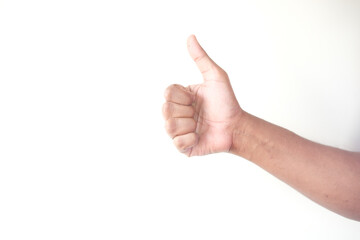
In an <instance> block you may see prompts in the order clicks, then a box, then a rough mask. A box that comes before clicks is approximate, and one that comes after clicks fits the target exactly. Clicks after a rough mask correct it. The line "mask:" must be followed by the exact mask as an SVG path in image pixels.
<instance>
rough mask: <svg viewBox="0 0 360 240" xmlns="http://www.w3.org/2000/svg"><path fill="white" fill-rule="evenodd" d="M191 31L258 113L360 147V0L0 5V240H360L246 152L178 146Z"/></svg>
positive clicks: (318, 137) (192, 74)
mask: <svg viewBox="0 0 360 240" xmlns="http://www.w3.org/2000/svg"><path fill="white" fill-rule="evenodd" d="M190 34H196V35H197V37H198V39H199V41H200V43H202V45H203V47H204V48H205V49H206V50H207V51H208V53H209V55H210V56H211V57H212V58H213V59H214V60H215V61H216V62H217V63H218V64H219V65H220V66H222V67H223V68H224V69H225V70H226V71H227V72H228V74H229V76H230V79H231V80H232V84H233V87H234V90H235V92H236V95H237V98H238V100H239V102H240V104H241V106H242V107H243V108H244V109H245V110H246V111H248V112H250V113H252V114H254V115H257V116H259V117H261V118H264V119H266V120H268V121H270V122H273V123H275V124H279V125H281V126H283V127H286V128H288V129H290V130H292V131H294V132H296V133H298V134H300V135H302V136H304V137H306V138H309V139H311V140H314V141H317V142H321V143H324V144H328V145H332V146H336V147H340V148H345V149H348V150H354V151H360V124H359V122H360V68H359V66H360V4H359V1H355V0H353V1H351V0H349V1H343V0H341V1H340V0H338V1H313V0H311V1H310V0H306V1H300V0H296V1H286V0H283V1H280V0H271V1H268V0H263V1H260V0H251V1H250V0H249V1H239V0H238V1H223V0H222V1H210V0H207V1H196V0H187V1H185V0H183V1H165V0H163V1H159V0H157V1H146V0H142V1H130V0H129V1H125V0H123V1H110V0H102V1H100V0H97V1H95V0H93V1H91V0H87V1H85V0H84V1H81V0H61V1H36V0H34V1H15V0H12V1H0V239H4V240H5V239H157V240H158V239H187V240H190V239H327V240H329V239H360V223H359V222H355V221H352V220H348V219H345V218H343V217H341V216H339V215H337V214H335V213H332V212H330V211H328V210H326V209H324V208H322V207H320V206H319V205H317V204H315V203H313V202H311V201H310V200H308V199H307V198H305V197H304V196H302V195H301V194H299V193H298V192H296V191H295V190H293V189H291V188H290V187H288V186H287V185H286V184H284V183H282V182H280V181H279V180H277V179H276V178H274V177H273V176H271V175H270V174H268V173H266V172H265V171H263V170H262V169H260V168H258V167H257V166H255V165H253V164H251V163H249V162H248V161H247V160H244V159H242V158H240V157H236V156H232V155H229V154H216V155H209V156H205V157H196V158H187V157H185V156H183V155H181V154H179V153H178V152H177V151H176V149H175V147H173V145H172V142H171V140H170V139H169V137H168V136H167V135H166V133H165V130H164V129H163V125H164V122H163V119H162V116H161V105H162V103H163V101H164V100H163V91H164V89H165V88H166V87H167V86H168V85H170V84H172V83H179V84H183V85H188V84H194V83H198V82H200V81H201V76H200V74H199V73H198V71H197V69H196V67H195V65H194V63H193V62H192V60H191V59H190V57H189V56H188V53H187V50H186V38H187V37H188V35H190Z"/></svg>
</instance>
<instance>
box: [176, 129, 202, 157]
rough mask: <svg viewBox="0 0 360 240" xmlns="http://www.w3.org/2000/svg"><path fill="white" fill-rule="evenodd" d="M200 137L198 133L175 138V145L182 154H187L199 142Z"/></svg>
mask: <svg viewBox="0 0 360 240" xmlns="http://www.w3.org/2000/svg"><path fill="white" fill-rule="evenodd" d="M198 138H199V137H198V135H197V134H196V133H193V132H192V133H188V134H185V135H181V136H177V137H175V138H174V145H175V146H176V148H177V149H178V150H179V151H180V152H183V153H184V152H186V151H188V150H189V149H190V148H192V147H193V146H195V145H196V144H197V142H198Z"/></svg>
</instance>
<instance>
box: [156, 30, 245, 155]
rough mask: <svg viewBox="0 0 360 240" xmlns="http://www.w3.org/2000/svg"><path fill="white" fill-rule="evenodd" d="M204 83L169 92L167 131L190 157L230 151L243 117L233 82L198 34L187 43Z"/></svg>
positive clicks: (176, 86) (176, 87) (172, 86)
mask: <svg viewBox="0 0 360 240" xmlns="http://www.w3.org/2000/svg"><path fill="white" fill-rule="evenodd" d="M187 46H188V51H189V53H190V56H191V57H192V59H193V60H194V61H195V63H196V65H197V67H198V69H199V70H200V72H201V73H202V76H203V80H204V81H203V83H201V84H196V85H190V86H188V87H183V86H180V85H175V84H174V85H171V86H169V87H168V88H167V89H166V90H165V99H166V103H164V105H163V115H164V118H165V120H166V124H165V128H166V131H167V132H168V134H169V135H170V137H172V138H173V141H174V144H175V146H176V147H177V148H178V150H179V151H180V152H182V153H184V154H186V155H187V156H189V157H190V156H198V155H205V154H210V153H217V152H228V151H229V150H230V148H231V146H232V141H233V130H234V128H235V125H236V123H237V122H238V121H239V118H240V116H241V114H242V112H243V111H242V109H241V108H240V106H239V104H238V102H237V100H236V97H235V95H234V92H233V90H232V87H231V84H230V80H229V77H228V75H227V74H226V72H225V71H224V70H223V69H221V68H220V67H219V66H218V65H217V64H216V63H215V62H214V61H213V60H212V59H211V58H210V57H209V56H208V55H207V54H206V52H205V51H204V49H203V48H202V47H201V46H200V44H199V43H198V41H197V40H196V37H195V36H194V35H192V36H190V37H189V38H188V42H187Z"/></svg>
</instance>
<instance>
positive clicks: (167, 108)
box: [162, 102, 172, 119]
mask: <svg viewBox="0 0 360 240" xmlns="http://www.w3.org/2000/svg"><path fill="white" fill-rule="evenodd" d="M162 112H163V116H164V117H165V119H168V118H169V117H170V116H171V112H172V106H171V104H170V103H169V102H166V103H164V104H163V107H162Z"/></svg>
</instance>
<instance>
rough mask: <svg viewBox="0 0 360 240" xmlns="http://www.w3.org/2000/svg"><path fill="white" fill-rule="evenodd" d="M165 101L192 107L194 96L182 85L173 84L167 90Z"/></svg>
mask: <svg viewBox="0 0 360 240" xmlns="http://www.w3.org/2000/svg"><path fill="white" fill-rule="evenodd" d="M165 99H166V101H167V102H173V103H177V104H181V105H187V106H190V105H191V104H192V103H193V101H194V94H193V93H191V92H190V91H189V90H187V89H186V88H185V87H183V86H181V85H177V84H173V85H170V86H169V87H167V88H166V90H165Z"/></svg>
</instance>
